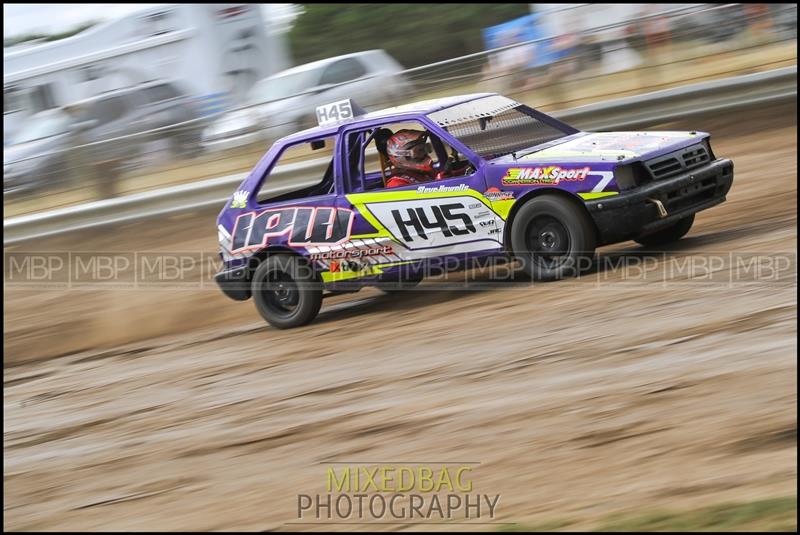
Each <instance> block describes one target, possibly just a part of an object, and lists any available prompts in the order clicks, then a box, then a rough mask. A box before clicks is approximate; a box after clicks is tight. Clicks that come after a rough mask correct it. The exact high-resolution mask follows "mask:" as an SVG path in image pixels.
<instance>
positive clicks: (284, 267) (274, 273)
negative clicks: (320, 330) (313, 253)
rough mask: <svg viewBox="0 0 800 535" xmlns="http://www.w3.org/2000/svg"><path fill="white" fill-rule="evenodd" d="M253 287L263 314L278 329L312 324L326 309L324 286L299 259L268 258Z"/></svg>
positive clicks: (258, 306) (263, 263)
mask: <svg viewBox="0 0 800 535" xmlns="http://www.w3.org/2000/svg"><path fill="white" fill-rule="evenodd" d="M251 286H252V291H253V301H254V302H255V304H256V309H257V310H258V312H259V314H261V316H262V317H263V318H264V319H265V320H267V322H268V323H269V324H270V325H272V326H273V327H276V328H278V329H290V328H292V327H299V326H301V325H305V324H307V323H309V322H311V321H312V320H313V319H314V318H316V317H317V314H318V313H319V309H320V307H321V306H322V284H321V283H320V282H319V281H318V280H317V279H316V277H315V276H314V274H313V272H312V270H311V268H310V267H309V266H308V265H307V264H306V263H304V262H302V260H301V259H299V258H297V257H293V256H289V255H275V256H270V257H267V258H266V259H265V260H263V261H262V262H261V263H260V264H259V266H258V267H257V268H256V270H255V272H254V273H253V280H252V282H251Z"/></svg>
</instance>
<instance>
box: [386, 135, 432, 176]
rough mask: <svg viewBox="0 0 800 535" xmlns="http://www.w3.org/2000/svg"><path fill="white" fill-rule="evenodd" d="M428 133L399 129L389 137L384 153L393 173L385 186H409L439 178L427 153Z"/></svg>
mask: <svg viewBox="0 0 800 535" xmlns="http://www.w3.org/2000/svg"><path fill="white" fill-rule="evenodd" d="M429 135H430V134H429V133H428V132H421V131H419V130H400V131H398V132H397V133H396V134H394V135H393V136H392V137H390V138H389V141H388V142H387V143H386V153H387V155H388V156H389V161H390V162H391V163H392V173H393V175H392V178H390V179H389V180H387V181H386V187H387V188H397V187H400V186H410V185H413V184H418V183H420V182H430V181H431V180H434V179H435V178H439V177H438V176H437V173H436V171H435V170H434V168H433V159H432V158H431V156H430V154H429V153H428V150H429V145H428V143H427V139H428V136H429Z"/></svg>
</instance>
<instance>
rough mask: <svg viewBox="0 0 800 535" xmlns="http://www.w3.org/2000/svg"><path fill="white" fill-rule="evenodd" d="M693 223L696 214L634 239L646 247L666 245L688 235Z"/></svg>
mask: <svg viewBox="0 0 800 535" xmlns="http://www.w3.org/2000/svg"><path fill="white" fill-rule="evenodd" d="M692 224H694V214H692V215H690V216H687V217H684V218H682V219H679V220H678V222H677V223H674V224H673V225H671V226H669V227H667V228H665V229H661V230H659V231H656V232H653V233H652V234H647V235H646V236H639V237H638V238H634V241H635V242H636V243H638V244H640V245H644V246H645V247H654V246H658V245H666V244H668V243H672V242H674V241H678V240H680V239H681V238H683V237H684V236H686V233H687V232H689V229H691V228H692Z"/></svg>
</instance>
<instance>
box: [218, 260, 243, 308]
mask: <svg viewBox="0 0 800 535" xmlns="http://www.w3.org/2000/svg"><path fill="white" fill-rule="evenodd" d="M214 281H216V283H217V285H219V289H220V290H222V293H224V294H225V295H227V296H228V297H230V298H231V299H233V300H234V301H246V300H247V299H249V298H250V294H251V289H250V269H249V268H248V267H247V266H239V267H235V268H230V269H223V270H222V271H220V272H219V273H217V274H216V275H214Z"/></svg>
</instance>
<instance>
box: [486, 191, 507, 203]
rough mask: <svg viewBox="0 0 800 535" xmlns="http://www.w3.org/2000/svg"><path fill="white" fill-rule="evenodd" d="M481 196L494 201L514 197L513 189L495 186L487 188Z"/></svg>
mask: <svg viewBox="0 0 800 535" xmlns="http://www.w3.org/2000/svg"><path fill="white" fill-rule="evenodd" d="M483 196H484V197H486V198H487V199H489V200H490V201H492V202H495V201H510V200H512V199H513V198H514V192H513V191H502V190H499V189H497V188H489V189H487V190H486V191H485V192H483Z"/></svg>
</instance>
